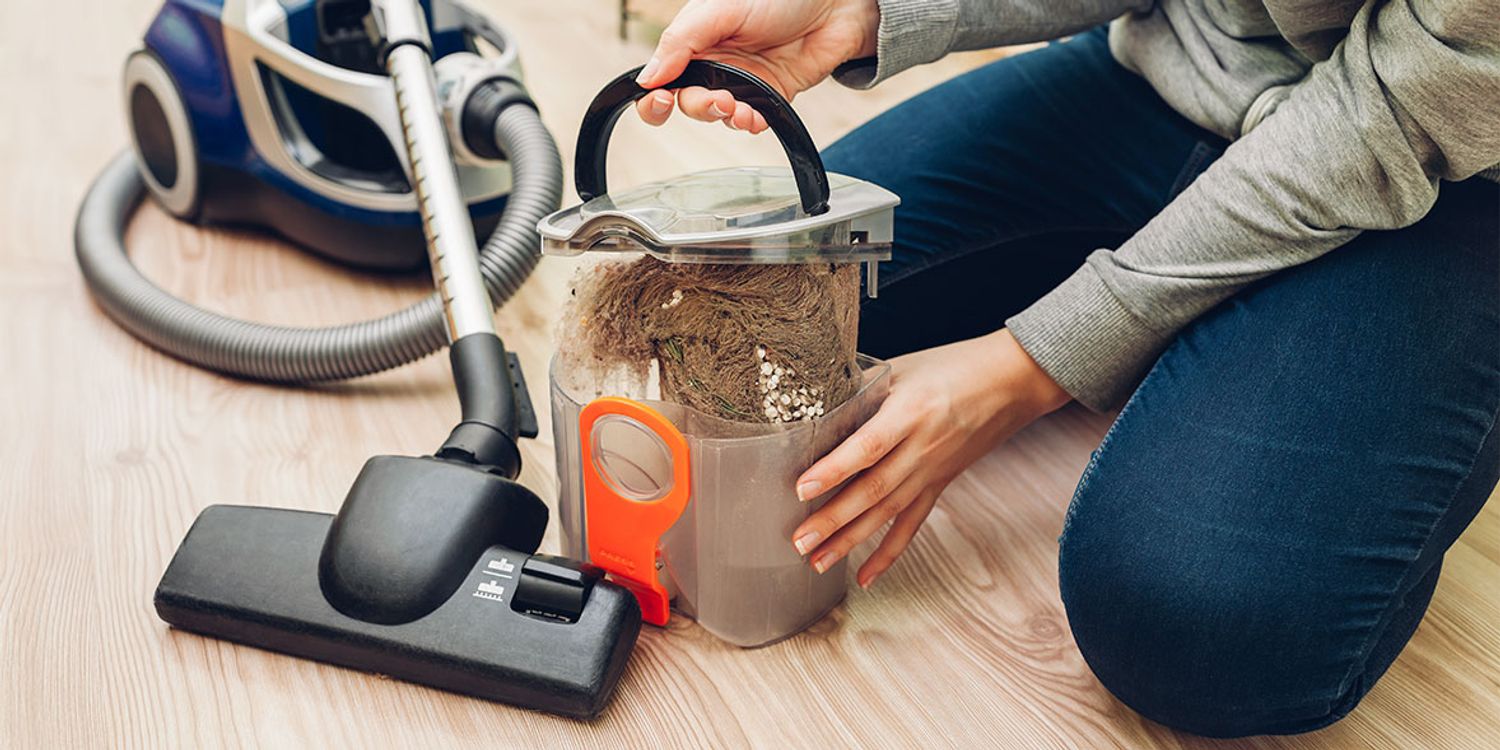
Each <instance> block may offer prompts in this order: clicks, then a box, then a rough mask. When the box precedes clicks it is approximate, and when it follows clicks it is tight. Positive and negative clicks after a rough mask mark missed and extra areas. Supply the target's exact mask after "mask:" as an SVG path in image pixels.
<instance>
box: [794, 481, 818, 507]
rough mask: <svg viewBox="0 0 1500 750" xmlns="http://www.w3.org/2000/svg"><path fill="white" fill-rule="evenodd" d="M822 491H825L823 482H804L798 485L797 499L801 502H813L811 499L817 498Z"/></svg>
mask: <svg viewBox="0 0 1500 750" xmlns="http://www.w3.org/2000/svg"><path fill="white" fill-rule="evenodd" d="M822 491H823V483H822V482H815V481H809V482H803V483H802V484H799V485H797V499H798V500H801V501H802V502H804V503H805V502H807V501H808V500H811V499H813V498H815V497H817V496H818V493H820V492H822Z"/></svg>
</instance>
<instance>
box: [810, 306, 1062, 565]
mask: <svg viewBox="0 0 1500 750" xmlns="http://www.w3.org/2000/svg"><path fill="white" fill-rule="evenodd" d="M891 368H892V369H891V392H890V395H889V396H888V397H887V398H886V400H885V403H883V404H882V405H881V407H880V410H879V411H878V412H876V414H875V416H874V417H871V418H870V421H868V422H866V423H865V424H864V425H863V426H862V427H860V428H859V429H858V430H856V431H855V432H854V434H853V435H850V436H849V438H848V439H846V440H845V441H844V442H843V443H842V444H840V445H839V446H838V447H837V448H834V449H833V451H831V452H830V453H829V454H828V455H827V456H825V457H824V458H823V459H822V460H820V461H818V462H817V463H816V464H813V466H812V468H810V469H808V470H807V471H806V472H803V474H802V476H801V477H800V478H798V480H797V496H798V497H800V498H802V499H803V500H804V501H805V500H809V499H812V498H814V497H817V496H818V495H819V494H820V493H822V492H823V491H825V490H826V489H828V488H829V487H833V486H835V485H837V484H838V483H840V482H842V481H844V480H845V479H848V478H850V477H854V480H853V481H851V482H850V483H849V484H848V485H847V486H845V487H844V489H843V490H842V491H840V492H839V493H838V495H836V496H834V498H833V499H831V500H829V501H828V503H827V504H826V505H824V506H823V507H822V508H820V509H819V510H818V512H817V513H814V514H813V515H811V516H809V517H808V519H807V520H806V521H803V522H802V525H801V526H799V527H797V530H796V531H795V532H793V533H792V543H793V544H794V545H795V546H796V548H797V551H798V552H800V553H802V554H803V555H806V556H807V557H808V560H809V561H811V564H812V566H813V568H814V569H816V570H817V571H818V572H819V573H822V572H823V571H825V570H827V569H828V568H829V567H831V566H832V565H833V564H834V563H836V562H838V561H839V560H840V559H841V558H843V557H844V556H845V555H848V554H849V551H850V550H852V549H853V548H854V546H855V545H856V544H859V543H860V542H862V541H864V540H865V539H867V538H868V537H869V536H870V535H871V534H874V533H875V532H876V531H878V530H879V529H880V528H881V527H883V526H885V525H886V524H887V523H890V524H891V528H890V531H888V532H886V535H885V538H884V539H882V540H881V541H880V546H879V547H877V548H876V549H875V551H874V552H873V553H872V554H871V555H870V558H869V559H868V560H866V561H865V564H864V566H863V567H861V568H860V570H859V576H858V579H857V580H858V581H859V585H860V586H869V585H870V584H871V583H874V581H875V579H876V578H878V577H879V576H880V574H881V573H884V572H885V570H886V568H889V567H890V566H891V563H893V562H895V561H896V558H897V557H899V556H900V555H901V553H902V552H904V551H905V550H906V545H907V544H908V543H910V542H911V539H912V537H913V536H914V535H915V534H916V533H917V529H918V528H919V527H920V526H921V525H922V522H923V521H924V520H926V519H927V514H928V513H930V512H931V511H932V506H933V504H935V503H936V502H937V498H938V495H940V494H942V491H943V488H945V487H947V486H948V483H949V482H951V481H953V478H954V477H956V476H958V475H959V473H961V472H962V471H963V470H964V469H966V468H968V466H969V464H971V463H973V462H974V461H975V460H977V459H978V458H979V457H980V456H983V455H984V454H985V453H987V452H988V451H989V450H990V449H991V448H993V447H994V446H995V445H997V444H998V443H1000V441H1002V440H1005V439H1006V438H1009V437H1010V436H1011V435H1013V434H1015V433H1016V432H1017V431H1019V430H1020V429H1021V428H1022V427H1025V426H1026V425H1028V424H1030V423H1031V422H1032V421H1034V420H1036V419H1037V418H1038V417H1040V416H1042V415H1044V414H1046V413H1048V412H1051V411H1054V410H1056V409H1058V408H1060V407H1061V406H1062V405H1063V404H1066V403H1067V402H1068V401H1069V400H1070V397H1069V396H1068V394H1067V392H1066V391H1064V390H1063V389H1062V388H1061V387H1060V386H1058V385H1057V383H1055V382H1053V380H1052V378H1051V377H1050V376H1048V375H1047V373H1046V372H1045V371H1043V370H1042V369H1041V367H1039V366H1038V365H1037V364H1036V362H1034V361H1032V359H1031V357H1030V356H1029V355H1028V354H1026V352H1025V350H1023V349H1022V348H1021V345H1020V344H1018V343H1017V342H1016V340H1015V338H1014V337H1013V336H1011V334H1010V331H1007V330H1001V331H998V332H996V333H992V334H989V335H987V336H981V337H979V338H975V339H969V340H967V341H960V342H958V343H955V344H949V345H947V346H940V347H937V348H935V349H928V350H925V351H920V352H916V353H914V354H909V355H906V356H904V357H897V358H896V359H894V360H892V361H891ZM856 475H857V476H856Z"/></svg>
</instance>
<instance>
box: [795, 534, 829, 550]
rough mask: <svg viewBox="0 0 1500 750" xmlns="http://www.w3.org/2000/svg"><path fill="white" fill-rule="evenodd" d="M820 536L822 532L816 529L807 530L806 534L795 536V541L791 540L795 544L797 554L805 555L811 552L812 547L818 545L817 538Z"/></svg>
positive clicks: (821, 536)
mask: <svg viewBox="0 0 1500 750" xmlns="http://www.w3.org/2000/svg"><path fill="white" fill-rule="evenodd" d="M822 538H823V535H822V534H819V533H818V532H816V531H809V532H807V533H806V534H803V535H802V536H799V537H797V541H795V542H792V544H793V545H794V546H796V548H797V554H799V555H805V554H807V553H809V552H811V551H812V549H813V547H816V546H818V540H820V539H822Z"/></svg>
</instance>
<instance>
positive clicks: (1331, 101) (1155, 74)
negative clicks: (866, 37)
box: [837, 0, 1500, 409]
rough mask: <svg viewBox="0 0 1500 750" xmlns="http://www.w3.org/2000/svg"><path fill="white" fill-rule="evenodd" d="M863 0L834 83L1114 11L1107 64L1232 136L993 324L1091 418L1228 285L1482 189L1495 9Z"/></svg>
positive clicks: (1499, 69) (1335, 3)
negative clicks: (872, 43) (1142, 218)
mask: <svg viewBox="0 0 1500 750" xmlns="http://www.w3.org/2000/svg"><path fill="white" fill-rule="evenodd" d="M879 2H880V11H881V18H880V32H879V45H878V52H877V57H876V58H874V59H872V60H867V61H855V62H854V63H851V64H847V65H845V66H844V67H842V68H841V69H840V71H839V72H838V73H837V78H838V80H840V81H841V82H843V83H844V84H846V85H850V86H854V87H857V88H864V87H869V86H873V85H875V84H876V83H878V82H880V81H881V80H883V79H885V78H887V77H889V76H892V75H894V74H896V73H898V72H900V71H902V70H904V69H906V68H908V67H911V66H913V65H917V64H920V63H925V62H931V61H933V60H936V59H938V58H939V57H942V56H943V55H945V54H947V53H948V52H950V51H954V50H966V49H978V48H983V47H993V46H998V45H1005V44H1018V43H1023V42H1033V41H1041V40H1046V39H1054V38H1057V37H1060V36H1066V35H1068V34H1073V33H1076V32H1079V31H1083V30H1085V29H1088V28H1090V27H1092V26H1094V25H1097V24H1100V23H1103V22H1105V21H1108V20H1110V19H1114V20H1113V23H1112V24H1111V26H1110V36H1109V40H1110V48H1111V51H1112V52H1113V53H1114V55H1115V57H1116V58H1117V59H1118V60H1119V61H1120V63H1121V64H1123V65H1124V66H1126V67H1127V68H1129V69H1131V70H1133V71H1135V72H1136V73H1138V74H1140V75H1141V76H1142V77H1144V78H1145V79H1146V80H1147V81H1149V82H1151V84H1152V85H1153V86H1154V87H1155V89H1156V91H1157V92H1158V93H1159V94H1160V95H1161V96H1162V98H1163V99H1165V100H1166V101H1167V102H1168V103H1169V104H1171V105H1172V107H1173V108H1175V109H1176V110H1177V111H1178V112H1180V113H1182V114H1183V115H1184V116H1185V117H1187V118H1188V119H1190V120H1192V121H1193V122H1195V123H1197V124H1198V125H1201V126H1202V127H1204V128H1207V129H1209V130H1212V131H1213V132H1215V133H1218V134H1220V135H1222V136H1224V137H1226V138H1229V139H1234V143H1233V144H1231V145H1230V147H1229V149H1228V150H1227V151H1226V152H1225V154H1224V156H1223V157H1222V158H1220V159H1219V160H1218V161H1217V162H1215V163H1214V165H1213V166H1211V167H1210V168H1209V169H1208V170H1207V171H1205V172H1204V173H1203V175H1202V176H1200V177H1199V178H1198V179H1197V180H1196V181H1195V182H1194V183H1193V184H1192V185H1191V186H1189V187H1188V188H1187V189H1186V190H1185V191H1183V192H1182V194H1180V195H1179V196H1178V197H1177V198H1176V199H1175V200H1173V201H1172V203H1171V204H1170V205H1168V206H1167V207H1166V208H1165V209H1164V210H1163V211H1162V212H1161V213H1160V214H1158V215H1157V216H1156V218H1154V219H1152V220H1151V222H1150V223H1148V224H1147V225H1146V226H1145V227H1144V228H1142V229H1141V230H1140V231H1139V232H1137V233H1136V234H1135V235H1134V236H1133V237H1131V238H1130V239H1129V240H1128V241H1127V242H1125V244H1123V245H1121V246H1120V247H1119V249H1116V250H1098V251H1095V252H1094V253H1092V254H1091V255H1090V256H1089V258H1088V261H1087V262H1086V263H1085V264H1084V265H1083V267H1082V268H1080V269H1078V271H1077V272H1075V273H1074V274H1073V275H1072V276H1071V277H1070V278H1068V280H1067V281H1064V282H1063V283H1062V284H1061V285H1060V286H1058V287H1057V289H1055V290H1053V291H1052V292H1051V293H1049V294H1048V295H1046V296H1045V297H1043V298H1042V299H1041V300H1039V301H1038V302H1037V303H1036V304H1034V305H1033V306H1031V307H1030V308H1028V309H1027V310H1025V311H1024V312H1022V313H1021V314H1019V315H1017V316H1015V317H1014V318H1011V319H1010V320H1009V321H1007V326H1008V327H1009V328H1010V329H1011V332H1012V333H1013V334H1014V335H1015V337H1016V338H1017V340H1019V341H1020V343H1021V346H1022V347H1024V348H1025V349H1026V351H1027V352H1028V353H1030V354H1031V355H1032V357H1034V358H1035V359H1036V361H1037V362H1038V363H1039V364H1040V365H1041V366H1042V367H1043V369H1045V370H1046V371H1047V372H1048V373H1050V374H1051V375H1052V376H1053V378H1055V379H1056V380H1057V382H1058V383H1059V384H1061V385H1062V386H1063V387H1064V388H1066V389H1067V390H1068V392H1069V393H1071V394H1073V396H1074V397H1076V398H1077V399H1078V400H1079V401H1081V402H1083V403H1084V404H1087V405H1088V406H1090V407H1093V408H1096V409H1102V408H1107V407H1110V406H1114V405H1117V404H1118V403H1120V402H1121V401H1122V400H1124V398H1125V397H1126V396H1128V395H1129V394H1130V392H1131V391H1132V390H1133V389H1134V387H1135V385H1136V384H1137V383H1138V382H1139V380H1140V378H1141V377H1142V376H1143V375H1144V373H1145V370H1146V369H1147V368H1149V367H1150V365H1151V363H1152V362H1153V361H1154V360H1155V358H1156V356H1157V355H1158V354H1159V353H1160V352H1161V350H1162V349H1163V348H1164V347H1165V346H1166V345H1167V343H1168V342H1170V341H1171V339H1172V338H1173V336H1174V335H1175V334H1176V333H1177V332H1178V331H1179V330H1181V329H1182V328H1183V327H1184V326H1186V325H1187V324H1188V323H1189V322H1191V321H1192V320H1193V319H1194V318H1196V317H1198V316H1199V315H1201V314H1203V313H1204V312H1206V311H1207V310H1208V309H1209V308H1211V307H1213V306H1214V305H1215V304H1217V303H1219V302H1220V301H1222V300H1224V299H1225V298H1227V297H1229V296H1230V295H1232V294H1234V293H1235V292H1236V291H1237V290H1239V289H1241V288H1243V287H1244V286H1246V285H1247V284H1250V283H1252V282H1254V281H1255V280H1257V279H1260V278H1263V277H1265V276H1268V275H1270V274H1273V273H1275V272H1277V271H1279V270H1282V269H1285V268H1288V267H1291V266H1295V265H1297V264H1299V263H1305V262H1307V261H1309V260H1312V259H1314V258H1316V257H1318V256H1320V255H1322V254H1323V253H1326V252H1329V251H1330V250H1333V249H1335V248H1337V247H1338V246H1340V245H1342V244H1344V243H1346V242H1348V241H1349V240H1350V239H1352V238H1354V237H1355V236H1356V235H1357V234H1358V233H1359V232H1361V231H1364V230H1380V229H1396V228H1400V227H1405V226H1409V225H1411V224H1413V223H1415V222H1416V221H1417V220H1418V219H1421V218H1422V216H1423V215H1425V214H1426V213H1427V211H1428V210H1429V209H1430V208H1431V207H1432V205H1433V202H1434V201H1435V200H1436V199H1437V194H1438V185H1439V183H1440V182H1441V181H1443V180H1449V181H1458V180H1463V179H1467V178H1469V177H1473V176H1475V175H1482V176H1485V177H1489V178H1491V179H1500V167H1497V165H1500V0H1363V1H1362V0H1323V1H1318V0H1158V1H1157V2H1152V0H879ZM1122 14H1123V15H1122ZM996 166H997V168H1003V167H1004V165H996Z"/></svg>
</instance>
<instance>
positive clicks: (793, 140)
mask: <svg viewBox="0 0 1500 750" xmlns="http://www.w3.org/2000/svg"><path fill="white" fill-rule="evenodd" d="M634 74H635V71H631V72H628V73H625V74H624V75H621V76H620V77H618V78H616V79H615V80H614V81H612V82H611V83H610V84H609V85H607V86H605V88H604V89H603V90H602V91H600V92H599V95H598V96H597V97H595V99H594V101H593V103H592V104H590V105H589V109H588V112H587V113H586V114H585V115H584V120H583V125H582V127H581V129H580V132H579V137H578V151H577V153H576V156H575V162H574V163H575V172H574V182H575V185H576V187H577V189H578V194H579V196H581V197H582V198H583V199H584V202H583V203H582V204H581V205H577V206H572V207H569V208H565V209H563V210H561V211H558V212H556V213H553V214H552V215H550V216H548V217H546V218H545V219H543V220H542V221H541V222H540V223H539V224H538V225H537V229H538V231H539V232H540V233H541V236H542V251H543V252H544V253H546V254H549V255H568V256H571V255H579V254H581V253H584V252H586V251H615V252H632V253H635V252H645V253H649V254H650V255H652V256H654V257H656V258H658V259H660V260H664V261H668V262H679V263H814V262H860V261H878V260H885V259H888V258H890V251H891V237H892V223H893V222H892V219H893V210H894V209H895V207H896V205H897V204H898V203H900V199H899V198H897V197H896V195H895V194H894V193H892V192H890V191H889V190H886V189H884V188H881V187H879V186H878V185H874V184H872V183H869V182H865V181H863V180H858V179H855V178H853V177H848V176H845V175H840V174H829V173H828V172H827V171H825V170H824V168H823V161H822V159H821V158H820V157H819V155H818V151H817V147H816V146H815V145H814V144H813V142H812V138H811V137H810V136H809V135H808V134H807V129H806V128H805V127H803V125H802V121H801V120H800V119H798V117H797V115H796V113H795V112H793V111H792V108H791V105H790V104H788V103H787V102H786V100H785V99H783V98H782V97H781V95H780V94H778V93H777V92H776V91H775V89H773V88H771V87H770V86H769V85H767V84H766V83H765V82H763V81H761V80H760V79H758V78H755V77H754V76H751V75H750V74H748V73H745V72H744V71H741V70H738V69H736V68H732V67H730V66H728V65H723V64H721V63H714V62H709V61H705V60H695V61H693V62H691V63H689V64H688V67H687V69H686V70H685V71H684V72H683V74H682V75H681V76H679V77H678V78H677V80H675V81H673V82H671V83H669V84H667V85H666V86H665V87H664V88H669V89H677V88H683V87H687V86H705V87H708V88H713V89H726V90H729V91H730V92H731V93H733V94H734V96H735V98H736V99H738V100H740V101H743V102H745V103H747V104H749V105H750V106H752V107H754V108H755V109H756V111H758V112H760V113H761V114H762V115H763V116H764V117H765V118H766V122H767V123H768V124H769V125H770V126H771V130H772V132H774V133H775V134H776V137H777V139H778V140H780V142H781V145H782V147H783V149H784V150H785V151H786V154H787V158H788V161H789V162H790V166H789V167H732V168H727V169H715V170H709V171H705V172H697V173H694V174H689V175H685V176H682V177H678V178H675V179H671V180H665V181H662V182H654V183H650V184H646V185H641V186H638V187H634V188H629V189H626V190H622V191H618V192H615V193H610V192H609V190H608V187H607V180H606V176H605V168H604V164H605V155H606V151H607V149H608V145H609V135H610V132H611V131H612V130H613V129H614V124H615V122H616V121H617V120H618V119H619V117H620V113H621V112H622V111H624V110H625V109H626V108H627V107H629V105H630V104H631V102H634V101H635V100H637V99H639V98H641V97H642V96H644V95H645V94H646V93H648V91H647V90H646V89H643V88H641V87H640V86H638V85H636V83H635V79H634Z"/></svg>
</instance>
